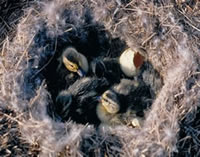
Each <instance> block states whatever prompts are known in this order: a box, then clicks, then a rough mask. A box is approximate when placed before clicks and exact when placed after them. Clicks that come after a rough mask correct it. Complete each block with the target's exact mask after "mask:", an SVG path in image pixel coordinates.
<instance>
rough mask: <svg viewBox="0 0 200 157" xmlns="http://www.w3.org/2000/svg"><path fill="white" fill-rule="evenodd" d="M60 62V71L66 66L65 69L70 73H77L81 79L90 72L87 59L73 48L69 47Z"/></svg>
mask: <svg viewBox="0 0 200 157" xmlns="http://www.w3.org/2000/svg"><path fill="white" fill-rule="evenodd" d="M59 61H60V64H59V66H58V69H59V68H60V67H61V65H62V64H64V66H65V68H67V69H68V70H69V71H70V72H74V73H77V74H78V75H79V76H80V77H83V76H85V75H86V74H87V72H88V70H89V65H88V60H87V58H86V57H85V56H84V55H83V54H81V53H79V52H78V51H77V50H76V49H75V48H73V47H67V48H66V49H65V50H64V51H63V53H62V55H61V57H60V58H59Z"/></svg>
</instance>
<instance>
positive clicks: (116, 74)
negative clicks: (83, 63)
mask: <svg viewBox="0 0 200 157" xmlns="http://www.w3.org/2000/svg"><path fill="white" fill-rule="evenodd" d="M91 71H92V73H93V74H95V75H96V76H97V77H105V78H106V79H108V81H109V82H110V83H113V82H114V83H119V82H120V78H121V77H122V74H123V73H122V71H121V69H120V65H119V62H118V58H109V57H98V58H95V59H94V60H93V61H92V62H91Z"/></svg>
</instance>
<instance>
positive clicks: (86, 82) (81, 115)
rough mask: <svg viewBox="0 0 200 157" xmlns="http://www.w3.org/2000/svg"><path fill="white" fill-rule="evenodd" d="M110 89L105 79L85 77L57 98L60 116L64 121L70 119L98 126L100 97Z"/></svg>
mask: <svg viewBox="0 0 200 157" xmlns="http://www.w3.org/2000/svg"><path fill="white" fill-rule="evenodd" d="M108 87H109V83H108V81H107V80H106V79H105V78H101V79H100V78H97V77H83V78H80V79H78V80H77V81H76V82H75V83H74V84H72V85H71V86H69V88H68V89H67V90H63V91H61V92H60V93H59V94H58V96H57V98H56V107H57V111H58V114H59V115H60V116H61V118H62V119H64V120H67V119H69V118H71V119H73V120H74V121H76V122H78V123H82V124H86V123H91V124H98V123H99V119H98V118H97V116H96V107H97V104H98V102H99V96H100V95H101V94H102V93H103V91H105V90H106V89H107V88H108Z"/></svg>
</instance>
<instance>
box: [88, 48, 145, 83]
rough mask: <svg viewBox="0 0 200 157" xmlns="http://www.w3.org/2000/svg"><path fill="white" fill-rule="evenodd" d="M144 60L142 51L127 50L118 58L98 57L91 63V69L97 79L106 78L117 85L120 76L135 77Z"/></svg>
mask: <svg viewBox="0 0 200 157" xmlns="http://www.w3.org/2000/svg"><path fill="white" fill-rule="evenodd" d="M144 59H145V58H144V50H142V49H137V51H136V50H135V51H133V50H131V49H130V48H128V49H127V50H125V51H124V52H123V53H122V54H121V55H120V57H119V58H109V57H104V58H103V57H98V58H96V59H94V60H93V61H92V62H91V69H92V72H93V73H94V74H95V75H96V76H97V77H106V78H107V79H108V80H112V81H113V80H115V81H114V82H116V83H119V82H120V78H122V74H125V76H126V77H129V78H131V77H134V76H135V75H137V74H138V71H139V69H140V67H141V65H142V64H143V62H144Z"/></svg>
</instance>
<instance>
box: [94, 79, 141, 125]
mask: <svg viewBox="0 0 200 157" xmlns="http://www.w3.org/2000/svg"><path fill="white" fill-rule="evenodd" d="M137 86H138V83H137V82H135V81H132V80H128V79H122V80H121V82H120V83H119V84H117V85H114V86H113V87H112V88H111V89H109V90H107V91H105V92H104V93H103V95H102V96H101V98H100V103H99V104H98V106H97V111H96V112H97V116H98V118H99V119H100V121H101V122H102V123H105V124H112V125H116V124H123V123H124V122H123V121H124V120H123V118H122V113H125V112H126V110H127V108H128V105H129V98H128V97H129V96H132V94H133V92H134V91H135V90H136V88H137Z"/></svg>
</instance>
